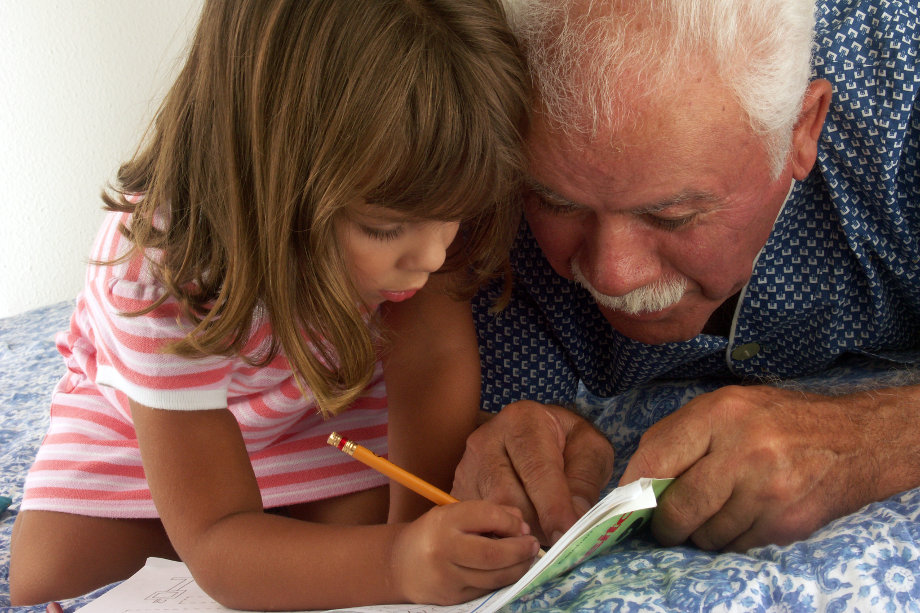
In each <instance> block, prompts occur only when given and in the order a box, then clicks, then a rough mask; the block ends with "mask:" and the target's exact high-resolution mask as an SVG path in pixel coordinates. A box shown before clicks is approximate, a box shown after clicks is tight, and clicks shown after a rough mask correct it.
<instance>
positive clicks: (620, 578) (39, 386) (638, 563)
mask: <svg viewBox="0 0 920 613" xmlns="http://www.w3.org/2000/svg"><path fill="white" fill-rule="evenodd" d="M71 308H72V306H71V303H69V302H67V303H60V304H56V305H51V306H49V307H45V308H41V309H37V310H34V311H30V312H28V313H24V314H22V315H18V316H15V317H10V318H5V319H0V496H4V495H5V496H9V497H11V498H12V500H13V502H12V505H11V506H10V507H9V508H8V509H7V510H5V511H2V512H0V611H4V612H5V611H26V612H28V611H44V606H40V607H16V608H14V607H10V606H9V577H8V572H9V544H10V532H11V529H12V525H13V520H14V519H15V515H16V512H17V510H18V508H19V502H20V500H21V498H22V483H23V480H24V479H25V475H26V472H27V470H28V468H29V465H30V464H31V462H32V459H33V457H34V455H35V451H36V449H37V447H38V445H39V443H40V442H41V439H42V436H43V434H44V430H45V427H46V424H47V419H48V402H49V398H50V394H51V390H52V388H53V387H54V385H55V384H56V383H57V380H58V378H59V377H60V375H61V373H62V371H63V361H62V360H61V358H60V356H59V355H58V353H57V351H56V350H55V348H54V341H53V336H54V333H55V332H57V331H58V330H62V329H64V328H66V326H67V322H68V318H69V317H70V311H71ZM889 376H890V370H889V369H888V367H887V366H884V365H878V364H869V363H864V362H863V363H860V362H856V363H852V364H849V365H847V366H843V367H840V368H838V369H836V370H834V371H832V372H830V373H828V374H827V375H826V376H823V377H821V378H814V379H803V380H800V381H799V382H798V383H799V384H801V385H802V386H804V387H807V388H809V389H822V388H831V389H833V388H839V387H845V386H849V385H852V384H854V383H860V382H865V381H880V380H884V379H885V378H886V377H889ZM719 384H720V382H717V381H708V382H701V381H683V382H674V381H671V382H667V383H665V384H656V385H649V386H646V387H642V388H638V389H636V390H633V391H631V392H628V393H626V394H623V395H621V396H618V397H616V398H612V399H599V398H594V397H592V396H591V395H590V394H588V393H586V392H582V393H580V394H579V407H580V410H581V411H582V412H583V413H584V414H585V415H586V416H588V417H591V418H593V419H595V420H596V422H597V423H598V425H599V426H600V428H601V429H602V430H604V431H605V432H606V433H607V434H608V436H609V437H610V438H611V440H612V441H613V442H614V445H615V447H616V448H617V452H618V463H617V472H620V471H622V470H623V468H624V467H625V460H626V458H628V456H629V454H630V453H631V452H632V450H633V449H635V445H636V443H637V441H638V436H639V433H641V432H642V431H643V430H644V429H645V428H646V427H647V425H648V424H649V423H652V422H654V421H656V420H657V419H659V418H660V417H661V416H663V415H665V414H667V413H669V412H671V411H672V410H673V409H674V408H676V407H678V406H680V405H682V404H684V403H685V402H686V401H687V400H689V399H690V398H692V397H693V396H695V395H697V394H699V393H702V392H705V391H709V390H711V389H714V388H715V387H717V386H718V385H719ZM918 520H920V489H918V490H911V491H908V492H904V493H902V494H900V495H897V496H894V497H892V498H890V499H888V500H886V501H883V502H880V503H875V504H871V505H869V506H867V507H865V508H863V509H861V510H860V511H858V512H857V513H855V514H853V515H850V516H847V517H844V518H841V519H840V520H837V521H835V522H833V523H831V524H830V525H829V526H827V527H825V528H824V529H822V530H820V531H818V532H817V533H815V534H814V535H812V536H811V537H810V538H809V539H808V540H806V541H802V542H799V543H795V544H793V545H790V546H786V547H763V548H757V549H754V550H751V551H749V552H748V553H747V554H743V555H742V554H712V553H706V552H702V551H699V550H696V549H694V548H691V547H674V548H660V547H656V546H655V545H654V544H653V543H652V542H650V541H649V540H648V539H647V538H645V537H644V536H641V535H640V536H639V537H638V538H635V539H633V540H631V541H628V542H627V543H624V544H622V545H620V546H618V548H616V549H615V550H614V551H613V552H612V553H609V554H607V555H603V556H600V557H598V558H595V559H593V560H589V561H588V562H586V563H584V564H582V565H581V566H580V567H578V568H576V569H575V570H574V571H573V572H571V573H570V574H569V575H568V576H565V577H562V578H560V579H558V580H556V581H553V582H551V583H550V584H548V585H547V586H546V587H544V588H542V589H540V590H538V591H537V592H536V593H535V594H533V595H531V596H529V597H528V598H527V599H526V600H525V601H518V602H516V603H514V604H513V605H511V606H510V609H511V610H512V611H536V610H540V611H543V610H565V611H873V612H878V611H891V612H895V611H898V612H900V611H920V521H918ZM105 590H106V588H103V589H102V590H98V591H97V592H95V593H93V594H90V595H87V596H84V597H81V598H77V599H73V600H68V601H64V602H62V603H61V604H62V605H63V607H64V610H65V611H76V610H77V609H78V608H79V607H80V606H82V605H84V604H86V603H87V602H89V601H90V600H92V598H93V597H95V596H98V595H99V594H101V593H102V592H104V591H105Z"/></svg>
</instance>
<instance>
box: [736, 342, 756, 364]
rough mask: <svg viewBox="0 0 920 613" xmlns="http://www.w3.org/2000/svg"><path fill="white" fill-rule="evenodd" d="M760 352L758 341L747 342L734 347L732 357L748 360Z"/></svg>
mask: <svg viewBox="0 0 920 613" xmlns="http://www.w3.org/2000/svg"><path fill="white" fill-rule="evenodd" d="M758 353H760V345H759V344H758V343H745V344H744V345H738V346H737V347H735V348H734V349H732V359H733V360H739V361H740V360H747V359H749V358H753V357H754V356H755V355H757V354H758Z"/></svg>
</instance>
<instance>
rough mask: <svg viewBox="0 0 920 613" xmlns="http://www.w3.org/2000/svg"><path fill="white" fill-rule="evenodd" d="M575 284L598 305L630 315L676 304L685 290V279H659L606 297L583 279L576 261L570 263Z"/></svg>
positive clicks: (658, 309)
mask: <svg viewBox="0 0 920 613" xmlns="http://www.w3.org/2000/svg"><path fill="white" fill-rule="evenodd" d="M571 267H572V276H573V277H575V282H576V283H578V284H579V285H581V286H582V287H584V288H585V289H586V290H588V291H589V292H591V295H592V296H593V297H594V300H595V301H597V303H598V304H600V305H601V306H604V307H606V308H608V309H612V310H614V311H623V312H625V313H629V314H630V315H638V314H639V313H654V312H655V311H660V310H662V309H666V308H668V307H669V306H671V305H674V304H677V303H678V302H679V301H680V299H681V298H683V296H684V292H685V291H686V289H687V280H686V279H682V278H681V279H677V278H672V279H660V280H658V281H656V282H654V283H652V284H650V285H644V286H642V287H638V288H636V289H634V290H633V291H631V292H629V293H628V294H625V295H623V296H608V295H607V294H602V293H601V292H599V291H597V290H596V289H595V288H594V286H593V285H591V283H590V282H589V281H588V279H586V278H585V276H584V274H582V272H581V268H580V267H579V266H578V260H575V259H573V260H572V263H571Z"/></svg>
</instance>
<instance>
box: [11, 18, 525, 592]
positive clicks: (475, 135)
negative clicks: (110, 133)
mask: <svg viewBox="0 0 920 613" xmlns="http://www.w3.org/2000/svg"><path fill="white" fill-rule="evenodd" d="M525 82H526V76H525V72H524V68H523V65H522V62H521V61H520V59H519V56H518V55H517V52H516V51H515V47H514V41H513V39H512V37H511V36H510V35H509V34H508V32H507V31H506V29H505V26H504V21H503V15H502V12H501V9H500V8H499V7H498V5H497V3H496V2H494V1H492V0H374V1H373V2H366V1H364V0H354V1H346V0H313V1H306V0H215V1H210V2H208V3H207V4H206V5H205V7H204V11H203V14H202V17H201V21H200V24H199V26H198V29H197V32H196V35H195V38H194V41H193V44H192V46H191V49H190V54H189V58H188V60H187V62H186V64H185V66H184V68H183V70H182V72H181V74H180V76H179V78H178V80H177V81H176V83H175V85H174V86H173V88H172V89H171V91H170V92H169V94H168V96H167V98H166V100H165V101H164V103H163V106H162V107H161V109H160V112H159V113H158V115H157V119H156V121H155V123H154V128H153V130H152V133H151V136H150V138H149V140H148V141H147V142H146V143H145V145H144V146H143V147H142V149H141V150H140V151H139V153H138V154H137V155H136V156H135V157H134V159H132V160H131V161H130V162H129V163H127V164H126V165H125V166H123V167H122V169H121V172H120V174H119V180H118V185H117V187H116V188H114V189H113V190H112V191H111V192H110V193H108V194H107V195H106V196H105V197H104V198H105V200H106V203H107V205H108V208H109V210H110V212H109V213H108V214H107V215H108V216H107V219H106V221H105V223H104V225H103V227H102V230H101V231H100V234H99V236H98V238H97V240H96V243H95V247H94V251H93V262H92V264H91V266H90V267H89V269H88V273H87V279H86V288H85V289H84V291H83V292H82V293H81V295H80V297H79V299H78V302H77V306H76V310H75V313H74V315H73V318H72V320H71V327H70V330H69V331H68V332H67V333H64V334H62V335H60V336H59V338H58V345H59V348H60V350H61V352H62V353H63V355H64V357H65V359H66V362H67V367H68V372H67V373H66V375H65V376H64V378H63V380H62V381H61V383H60V384H59V385H58V387H57V388H56V389H55V392H54V397H53V399H52V408H51V425H50V429H49V431H48V434H47V436H46V438H45V440H44V442H43V445H42V447H41V449H40V451H39V453H38V457H37V459H36V461H35V464H34V466H33V467H32V469H31V471H30V473H29V476H28V479H27V483H26V488H25V494H24V499H23V502H22V505H21V511H20V513H19V516H18V517H17V521H16V525H15V528H14V534H13V544H12V560H11V575H10V585H11V600H12V601H13V602H14V603H16V604H25V603H37V602H44V601H48V600H52V599H61V598H68V597H72V596H76V595H78V594H81V593H84V592H86V591H89V590H91V589H93V588H96V587H98V586H101V585H105V584H108V583H110V582H112V581H116V580H119V579H124V578H126V577H127V576H129V575H130V574H131V573H133V572H134V571H136V570H137V569H138V568H139V567H140V566H141V565H142V564H143V562H144V560H145V559H146V558H147V557H148V556H160V557H167V558H174V559H181V560H183V561H184V562H185V563H186V564H187V565H188V566H189V568H190V569H191V572H192V574H193V575H194V577H195V579H196V580H197V581H198V582H199V584H200V585H201V586H202V588H203V589H204V590H205V591H207V592H208V593H209V594H211V595H212V596H213V597H214V598H215V599H216V600H218V601H219V602H221V603H222V604H224V605H226V606H229V607H234V608H240V609H253V608H255V609H263V610H269V609H310V608H328V607H339V606H349V605H360V604H372V603H384V602H408V601H413V602H432V603H453V602H458V601H464V600H468V599H470V598H472V597H475V596H478V595H480V594H482V593H484V592H486V591H489V590H492V589H495V588H497V587H500V586H502V585H505V584H508V583H510V582H512V581H514V580H516V579H517V578H518V577H520V576H521V575H522V574H523V573H524V572H525V571H526V570H527V568H528V566H529V565H530V563H531V562H532V559H533V556H534V555H535V553H536V552H537V549H538V544H537V541H536V540H535V539H534V538H533V537H532V536H530V535H529V528H528V527H527V526H526V525H525V524H524V523H523V522H522V520H521V516H520V513H519V512H517V511H516V510H513V509H509V508H505V507H500V506H496V505H493V504H491V503H486V502H483V501H466V502H460V503H457V504H452V505H447V506H444V507H438V508H434V509H429V510H427V511H426V512H424V513H423V514H421V516H420V517H419V514H420V513H421V511H423V510H425V509H426V508H429V507H430V503H426V502H425V501H424V500H421V499H420V498H419V497H418V496H417V495H415V494H412V493H411V492H406V491H405V490H402V489H398V488H395V487H394V488H393V492H392V501H391V503H390V506H389V519H390V520H391V521H390V522H389V523H383V522H385V521H386V520H387V512H388V509H387V490H386V488H385V487H384V486H385V484H386V480H385V478H383V477H381V476H380V475H378V474H376V473H374V472H373V471H371V470H369V469H365V468H364V467H363V465H361V464H359V463H357V462H355V461H354V460H352V459H350V458H348V457H347V456H345V455H344V454H341V453H340V452H338V451H337V450H335V449H334V448H332V447H329V446H327V445H326V444H325V441H326V437H327V436H328V434H329V433H330V432H331V431H333V430H336V431H339V432H340V433H342V434H344V435H345V436H347V437H349V438H351V439H354V440H356V441H358V442H361V443H362V444H364V445H366V446H369V447H370V448H372V449H374V450H376V451H377V452H378V453H385V452H386V442H387V441H386V437H387V405H389V416H390V432H389V442H390V446H391V448H392V452H391V453H390V456H391V458H392V459H393V460H394V461H396V462H398V463H400V464H403V465H404V466H405V467H407V468H409V469H410V470H413V471H415V472H417V473H419V474H421V475H422V476H423V477H424V478H427V479H429V480H431V481H433V482H435V483H436V484H437V485H440V486H441V487H443V488H446V489H449V487H450V483H451V477H452V474H453V468H454V465H455V463H456V462H457V460H458V459H459V457H460V455H461V454H462V451H463V444H464V439H465V437H466V435H467V434H468V433H469V432H470V431H471V430H472V429H473V428H474V426H475V416H476V413H477V409H478V393H479V380H478V375H479V371H478V364H479V363H478V351H477V346H476V339H475V334H474V332H473V328H472V318H471V315H470V311H469V304H468V302H466V301H458V300H456V299H455V298H457V297H468V295H469V294H470V291H471V289H472V288H474V287H475V286H476V285H477V284H478V283H479V282H481V281H482V280H483V279H484V278H485V277H486V276H488V275H491V274H494V273H496V272H497V271H500V270H501V269H502V266H503V264H504V262H505V255H506V252H507V249H508V245H509V242H510V237H511V235H512V233H513V229H514V225H515V222H516V219H517V209H516V206H515V205H514V196H513V194H514V192H515V191H516V187H517V181H518V174H519V169H520V166H521V160H520V133H521V130H522V128H523V122H524V121H525V119H526V111H525V109H526V104H527V103H526V86H525V85H524V84H525ZM435 272H439V274H438V275H435V276H434V278H433V282H432V283H430V284H428V286H426V287H425V289H424V290H422V287H423V286H425V284H426V281H428V279H429V275H432V274H433V273H435ZM413 294H417V295H415V296H413ZM382 303H387V304H386V305H385V308H384V309H380V310H378V307H379V306H380V305H381V304H382ZM379 311H382V314H381V313H380V312H379ZM380 358H382V362H383V364H384V370H385V374H383V375H382V374H381V368H380V367H378V366H377V364H378V363H379V361H380ZM384 380H385V383H386V386H384ZM387 393H388V394H389V396H387ZM266 509H267V510H266ZM409 520H413V521H409ZM496 536H497V537H501V538H495V537H496Z"/></svg>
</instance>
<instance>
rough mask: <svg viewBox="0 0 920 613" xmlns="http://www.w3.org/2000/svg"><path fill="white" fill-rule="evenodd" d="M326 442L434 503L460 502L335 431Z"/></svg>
mask: <svg viewBox="0 0 920 613" xmlns="http://www.w3.org/2000/svg"><path fill="white" fill-rule="evenodd" d="M326 442H327V443H329V444H330V445H332V446H333V447H336V448H338V449H339V451H343V452H345V453H347V454H348V455H350V456H351V457H353V458H354V459H356V460H358V461H359V462H363V463H364V464H367V465H368V466H370V467H371V468H373V469H374V470H376V471H378V472H380V473H383V474H384V475H386V476H387V477H389V478H390V479H392V480H393V481H396V482H397V483H401V484H402V485H405V486H406V487H408V488H409V489H410V490H412V491H413V492H415V493H417V494H421V495H422V496H424V497H425V498H427V499H428V500H430V501H431V502H434V503H435V504H451V503H453V502H460V501H459V500H457V499H456V498H454V497H453V496H451V495H450V494H448V493H447V492H445V491H443V490H439V489H438V488H436V487H435V486H433V485H431V484H430V483H428V482H427V481H424V480H422V479H420V478H419V477H416V476H415V475H413V474H412V473H410V472H409V471H408V470H405V469H403V468H400V467H399V466H397V465H396V464H393V463H392V462H390V461H389V460H387V459H385V458H381V457H380V456H379V455H377V454H376V453H374V452H373V451H371V450H370V449H368V448H366V447H362V446H361V445H359V444H357V443H355V442H354V441H350V440H348V439H347V438H345V437H344V436H342V435H341V434H339V433H337V432H333V433H332V434H330V435H329V438H328V439H326Z"/></svg>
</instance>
